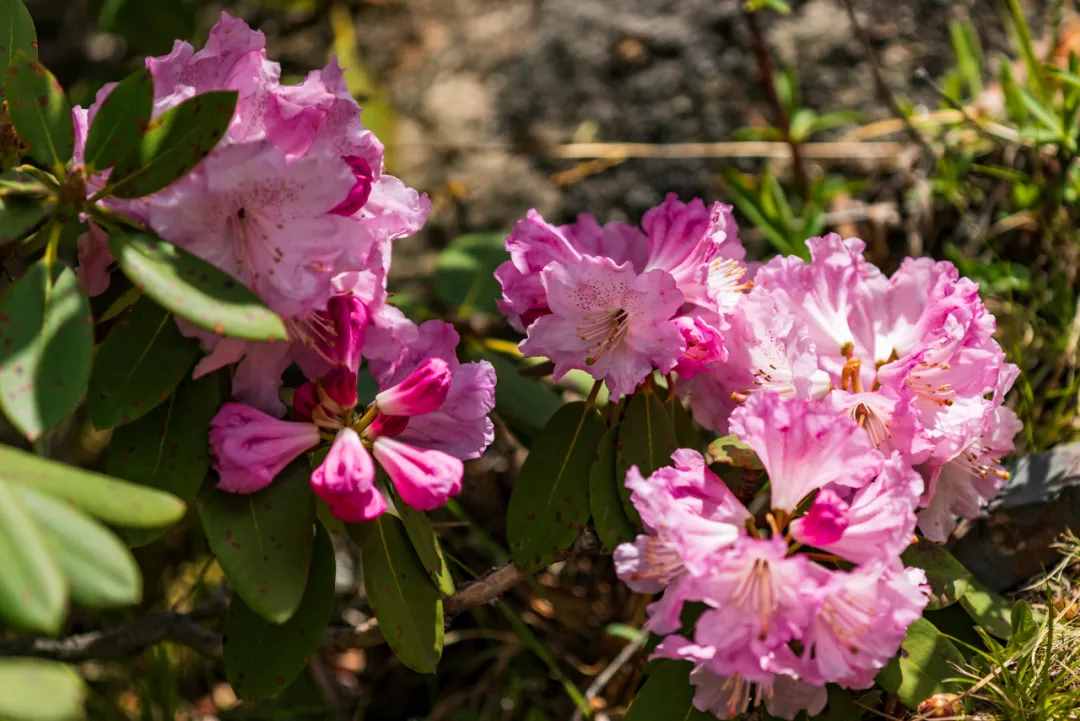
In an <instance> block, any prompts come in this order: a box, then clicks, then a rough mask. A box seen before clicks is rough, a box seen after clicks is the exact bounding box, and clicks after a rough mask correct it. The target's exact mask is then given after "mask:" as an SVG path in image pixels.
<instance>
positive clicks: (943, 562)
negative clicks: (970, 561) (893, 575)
mask: <svg viewBox="0 0 1080 721" xmlns="http://www.w3.org/2000/svg"><path fill="white" fill-rule="evenodd" d="M900 558H901V559H902V560H903V561H904V564H905V565H907V566H914V567H915V568H921V569H922V570H924V571H926V580H927V581H928V582H929V583H930V602H929V603H928V604H927V606H926V607H927V609H929V610H931V611H934V610H937V609H939V608H945V607H946V606H951V605H952V604H954V603H956V602H957V601H959V600H960V599H961V598H962V597H963V596H964V594H965V593H967V592H968V590H969V589H970V588H971V584H972V583H973V582H974V579H973V578H972V576H971V572H970V571H968V570H967V568H965V567H964V564H962V563H960V561H958V560H956V557H955V556H953V555H952V554H951V553H949V551H948V549H946V548H945V546H942V545H940V544H936V543H930V542H929V541H919V542H918V543H916V544H914V545H911V546H909V547H908V549H907V550H906V551H904V553H903V554H902V555H901V556H900Z"/></svg>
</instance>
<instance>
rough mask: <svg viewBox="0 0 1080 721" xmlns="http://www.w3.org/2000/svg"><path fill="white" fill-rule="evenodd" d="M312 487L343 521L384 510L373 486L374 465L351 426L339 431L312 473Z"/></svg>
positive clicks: (366, 518) (358, 519) (366, 517)
mask: <svg viewBox="0 0 1080 721" xmlns="http://www.w3.org/2000/svg"><path fill="white" fill-rule="evenodd" d="M311 488H312V490H314V491H315V494H316V495H318V496H319V498H321V499H323V500H324V501H325V502H326V505H327V506H329V507H330V512H331V513H332V514H334V516H335V517H336V518H340V519H341V520H342V521H345V522H346V523H360V522H362V521H370V520H371V519H373V518H375V517H377V516H379V515H381V514H382V513H383V511H385V510H386V499H385V498H383V496H382V493H380V492H379V489H378V488H376V487H375V465H374V464H373V463H372V462H371V456H370V455H369V454H368V452H367V449H366V448H364V444H363V443H362V442H361V441H360V436H358V435H357V434H356V431H354V430H353V429H351V428H342V429H341V430H340V431H338V434H337V438H335V439H334V445H332V446H331V447H330V452H329V453H328V454H326V458H325V459H324V460H323V462H322V463H321V464H320V465H319V467H318V468H316V469H315V470H314V471H313V472H312V473H311Z"/></svg>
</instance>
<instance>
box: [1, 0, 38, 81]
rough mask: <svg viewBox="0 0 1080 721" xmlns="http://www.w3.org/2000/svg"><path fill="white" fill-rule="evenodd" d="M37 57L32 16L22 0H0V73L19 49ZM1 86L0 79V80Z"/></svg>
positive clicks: (12, 59) (31, 56) (33, 57)
mask: <svg viewBox="0 0 1080 721" xmlns="http://www.w3.org/2000/svg"><path fill="white" fill-rule="evenodd" d="M20 50H21V51H22V52H24V53H26V55H27V57H29V58H31V59H34V60H36V59H37V56H38V54H37V31H36V30H35V29H34V18H32V17H31V16H30V11H29V10H27V9H26V5H24V4H23V2H22V0H0V73H6V72H7V69H8V67H9V66H10V65H11V63H12V62H14V60H15V54H16V53H18V52H19V51H20ZM0 87H2V81H0Z"/></svg>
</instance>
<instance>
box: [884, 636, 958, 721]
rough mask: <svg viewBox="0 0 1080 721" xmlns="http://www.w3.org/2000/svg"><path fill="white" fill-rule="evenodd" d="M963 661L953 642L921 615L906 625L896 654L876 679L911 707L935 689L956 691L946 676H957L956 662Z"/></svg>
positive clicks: (915, 706) (954, 684)
mask: <svg viewBox="0 0 1080 721" xmlns="http://www.w3.org/2000/svg"><path fill="white" fill-rule="evenodd" d="M963 661H964V657H963V655H962V654H961V653H960V651H959V649H957V648H956V645H955V644H954V643H953V642H952V641H950V640H949V639H948V638H947V637H946V636H945V635H944V634H942V633H941V631H938V630H937V628H936V627H935V626H934V624H932V623H930V622H929V621H927V620H926V619H925V618H920V619H917V620H916V621H915V622H914V623H913V624H911V626H910V627H908V632H907V637H906V638H904V641H903V643H901V644H900V655H899V657H898V658H895V659H893V660H892V661H891V662H890V663H889V665H888V666H886V667H885V668H884V669H882V671H881V673H880V674H878V677H877V680H878V683H879V684H881V687H882V688H884V689H885V690H886V691H888V692H889V693H894V694H896V695H897V696H899V697H900V700H901V701H902V702H903V704H904V705H905V706H907V707H908V708H909V709H912V710H914V709H915V708H917V707H918V705H919V702H921V701H923V700H925V699H927V698H930V697H931V696H933V695H934V694H936V693H953V692H956V691H957V690H958V689H957V684H956V683H954V682H949V681H948V679H952V678H955V677H956V675H957V672H956V666H957V664H961V663H963Z"/></svg>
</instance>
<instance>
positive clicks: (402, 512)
mask: <svg viewBox="0 0 1080 721" xmlns="http://www.w3.org/2000/svg"><path fill="white" fill-rule="evenodd" d="M397 511H398V516H400V517H401V522H402V523H403V524H404V525H405V533H406V535H408V537H409V542H410V543H412V546H413V550H414V551H416V556H417V558H419V559H420V563H421V565H423V567H424V569H425V570H426V571H427V572H428V575H430V576H431V581H432V583H434V584H435V586H436V588H438V589H439V592H440V593H442V595H444V596H450V595H452V594H453V593H454V578H453V576H451V575H450V567H449V566H448V565H447V564H446V557H445V556H444V555H443V550H442V545H441V544H440V543H439V537H438V535H436V533H435V529H434V528H432V527H431V521H430V520H428V517H427V514H426V513H423V512H422V511H418V510H416V509H415V508H413V507H411V506H409V505H408V504H407V503H402V502H401V501H398V503H397Z"/></svg>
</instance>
